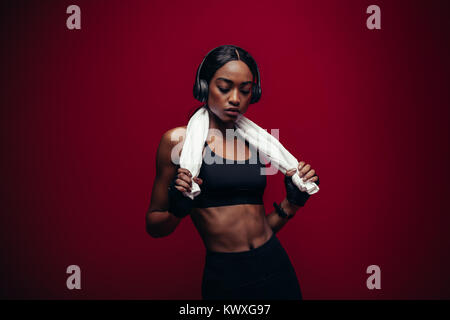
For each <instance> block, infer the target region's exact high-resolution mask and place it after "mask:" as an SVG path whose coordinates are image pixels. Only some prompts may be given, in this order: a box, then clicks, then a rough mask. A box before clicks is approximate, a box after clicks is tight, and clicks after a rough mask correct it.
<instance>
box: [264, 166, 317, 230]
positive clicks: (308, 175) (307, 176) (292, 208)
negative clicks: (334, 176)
mask: <svg viewBox="0 0 450 320" xmlns="http://www.w3.org/2000/svg"><path fill="white" fill-rule="evenodd" d="M296 170H298V171H299V177H300V178H302V179H303V181H312V182H317V184H319V182H318V180H319V177H318V176H317V175H316V174H315V173H316V171H315V170H314V169H312V168H311V166H310V165H309V164H305V162H304V161H300V162H299V165H298V169H292V170H289V171H287V172H286V177H291V176H292V175H294V173H295V172H296ZM285 183H286V179H285ZM286 187H287V185H286ZM287 193H289V190H287ZM300 194H301V193H300ZM302 198H303V199H302V201H301V202H303V205H304V202H305V201H306V200H308V198H309V196H308V198H304V196H302ZM296 203H297V202H296ZM280 206H281V208H282V209H283V210H284V211H285V212H286V213H287V214H288V216H289V218H293V216H294V215H295V214H296V213H297V210H298V209H300V207H301V205H300V203H298V204H294V203H291V202H289V200H288V199H287V198H284V200H283V201H282V202H281V204H280ZM291 216H292V217H291ZM288 220H289V219H288V218H287V217H285V218H283V217H280V216H279V215H278V213H277V212H276V211H275V210H274V211H273V212H271V213H270V214H269V215H267V221H268V223H269V225H270V227H271V228H272V231H273V232H274V233H277V232H278V231H279V230H280V229H281V228H282V227H283V226H284V225H285V224H286V222H288Z"/></svg>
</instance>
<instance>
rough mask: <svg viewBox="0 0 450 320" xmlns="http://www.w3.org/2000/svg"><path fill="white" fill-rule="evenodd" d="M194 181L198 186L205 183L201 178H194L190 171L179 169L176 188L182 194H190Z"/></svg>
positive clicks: (175, 182) (175, 183)
mask: <svg viewBox="0 0 450 320" xmlns="http://www.w3.org/2000/svg"><path fill="white" fill-rule="evenodd" d="M192 180H194V181H195V182H196V183H197V184H198V185H202V183H203V180H202V179H201V178H197V177H194V178H192V174H191V172H190V171H189V170H188V169H185V168H178V170H177V174H176V175H175V178H174V187H175V188H176V189H177V190H178V191H180V192H190V191H191V189H192Z"/></svg>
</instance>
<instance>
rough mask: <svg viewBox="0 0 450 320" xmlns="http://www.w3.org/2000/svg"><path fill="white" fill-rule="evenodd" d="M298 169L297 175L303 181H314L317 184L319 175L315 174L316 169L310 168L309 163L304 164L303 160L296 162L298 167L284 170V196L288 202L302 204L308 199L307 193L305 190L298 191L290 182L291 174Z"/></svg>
mask: <svg viewBox="0 0 450 320" xmlns="http://www.w3.org/2000/svg"><path fill="white" fill-rule="evenodd" d="M297 170H298V171H299V173H298V175H299V176H300V178H301V179H303V181H305V182H306V181H310V182H314V183H315V184H317V185H319V177H318V176H317V175H316V171H315V170H314V169H311V166H310V165H309V164H305V162H304V161H300V162H299V164H298V169H291V170H289V171H287V172H286V176H285V178H284V182H285V186H286V198H287V199H288V201H289V203H291V204H295V205H297V206H304V205H305V203H306V201H307V200H308V199H309V194H308V193H307V192H302V191H300V190H299V189H298V188H297V187H296V186H295V185H294V183H293V182H292V178H291V177H292V176H293V175H294V174H295V172H297Z"/></svg>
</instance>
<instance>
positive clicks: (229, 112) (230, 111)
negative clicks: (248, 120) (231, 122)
mask: <svg viewBox="0 0 450 320" xmlns="http://www.w3.org/2000/svg"><path fill="white" fill-rule="evenodd" d="M225 113H226V114H227V115H229V116H231V117H237V116H238V114H239V111H238V109H235V108H229V109H225Z"/></svg>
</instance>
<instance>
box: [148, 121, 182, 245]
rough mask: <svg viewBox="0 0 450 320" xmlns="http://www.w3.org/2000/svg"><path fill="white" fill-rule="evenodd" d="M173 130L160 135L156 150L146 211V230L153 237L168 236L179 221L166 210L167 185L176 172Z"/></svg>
mask: <svg viewBox="0 0 450 320" xmlns="http://www.w3.org/2000/svg"><path fill="white" fill-rule="evenodd" d="M173 130H176V128H175V129H172V130H169V131H167V132H166V133H165V134H164V135H163V136H162V138H161V141H160V143H159V146H158V150H157V152H156V176H155V180H154V182H153V189H152V197H151V201H150V207H149V209H148V211H147V213H146V230H147V233H148V234H149V235H150V236H152V237H154V238H159V237H165V236H168V235H169V234H171V233H172V232H173V231H174V230H175V228H176V227H177V226H178V224H179V223H180V221H181V219H180V218H178V217H176V216H174V215H173V214H171V213H170V212H168V211H167V210H168V208H169V199H168V187H169V185H170V183H171V181H172V179H173V178H174V177H175V174H176V172H177V167H176V165H175V164H174V163H173V162H172V159H171V153H172V148H173V146H174V145H175V144H176V143H178V142H177V141H172V140H171V135H172V132H173Z"/></svg>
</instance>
